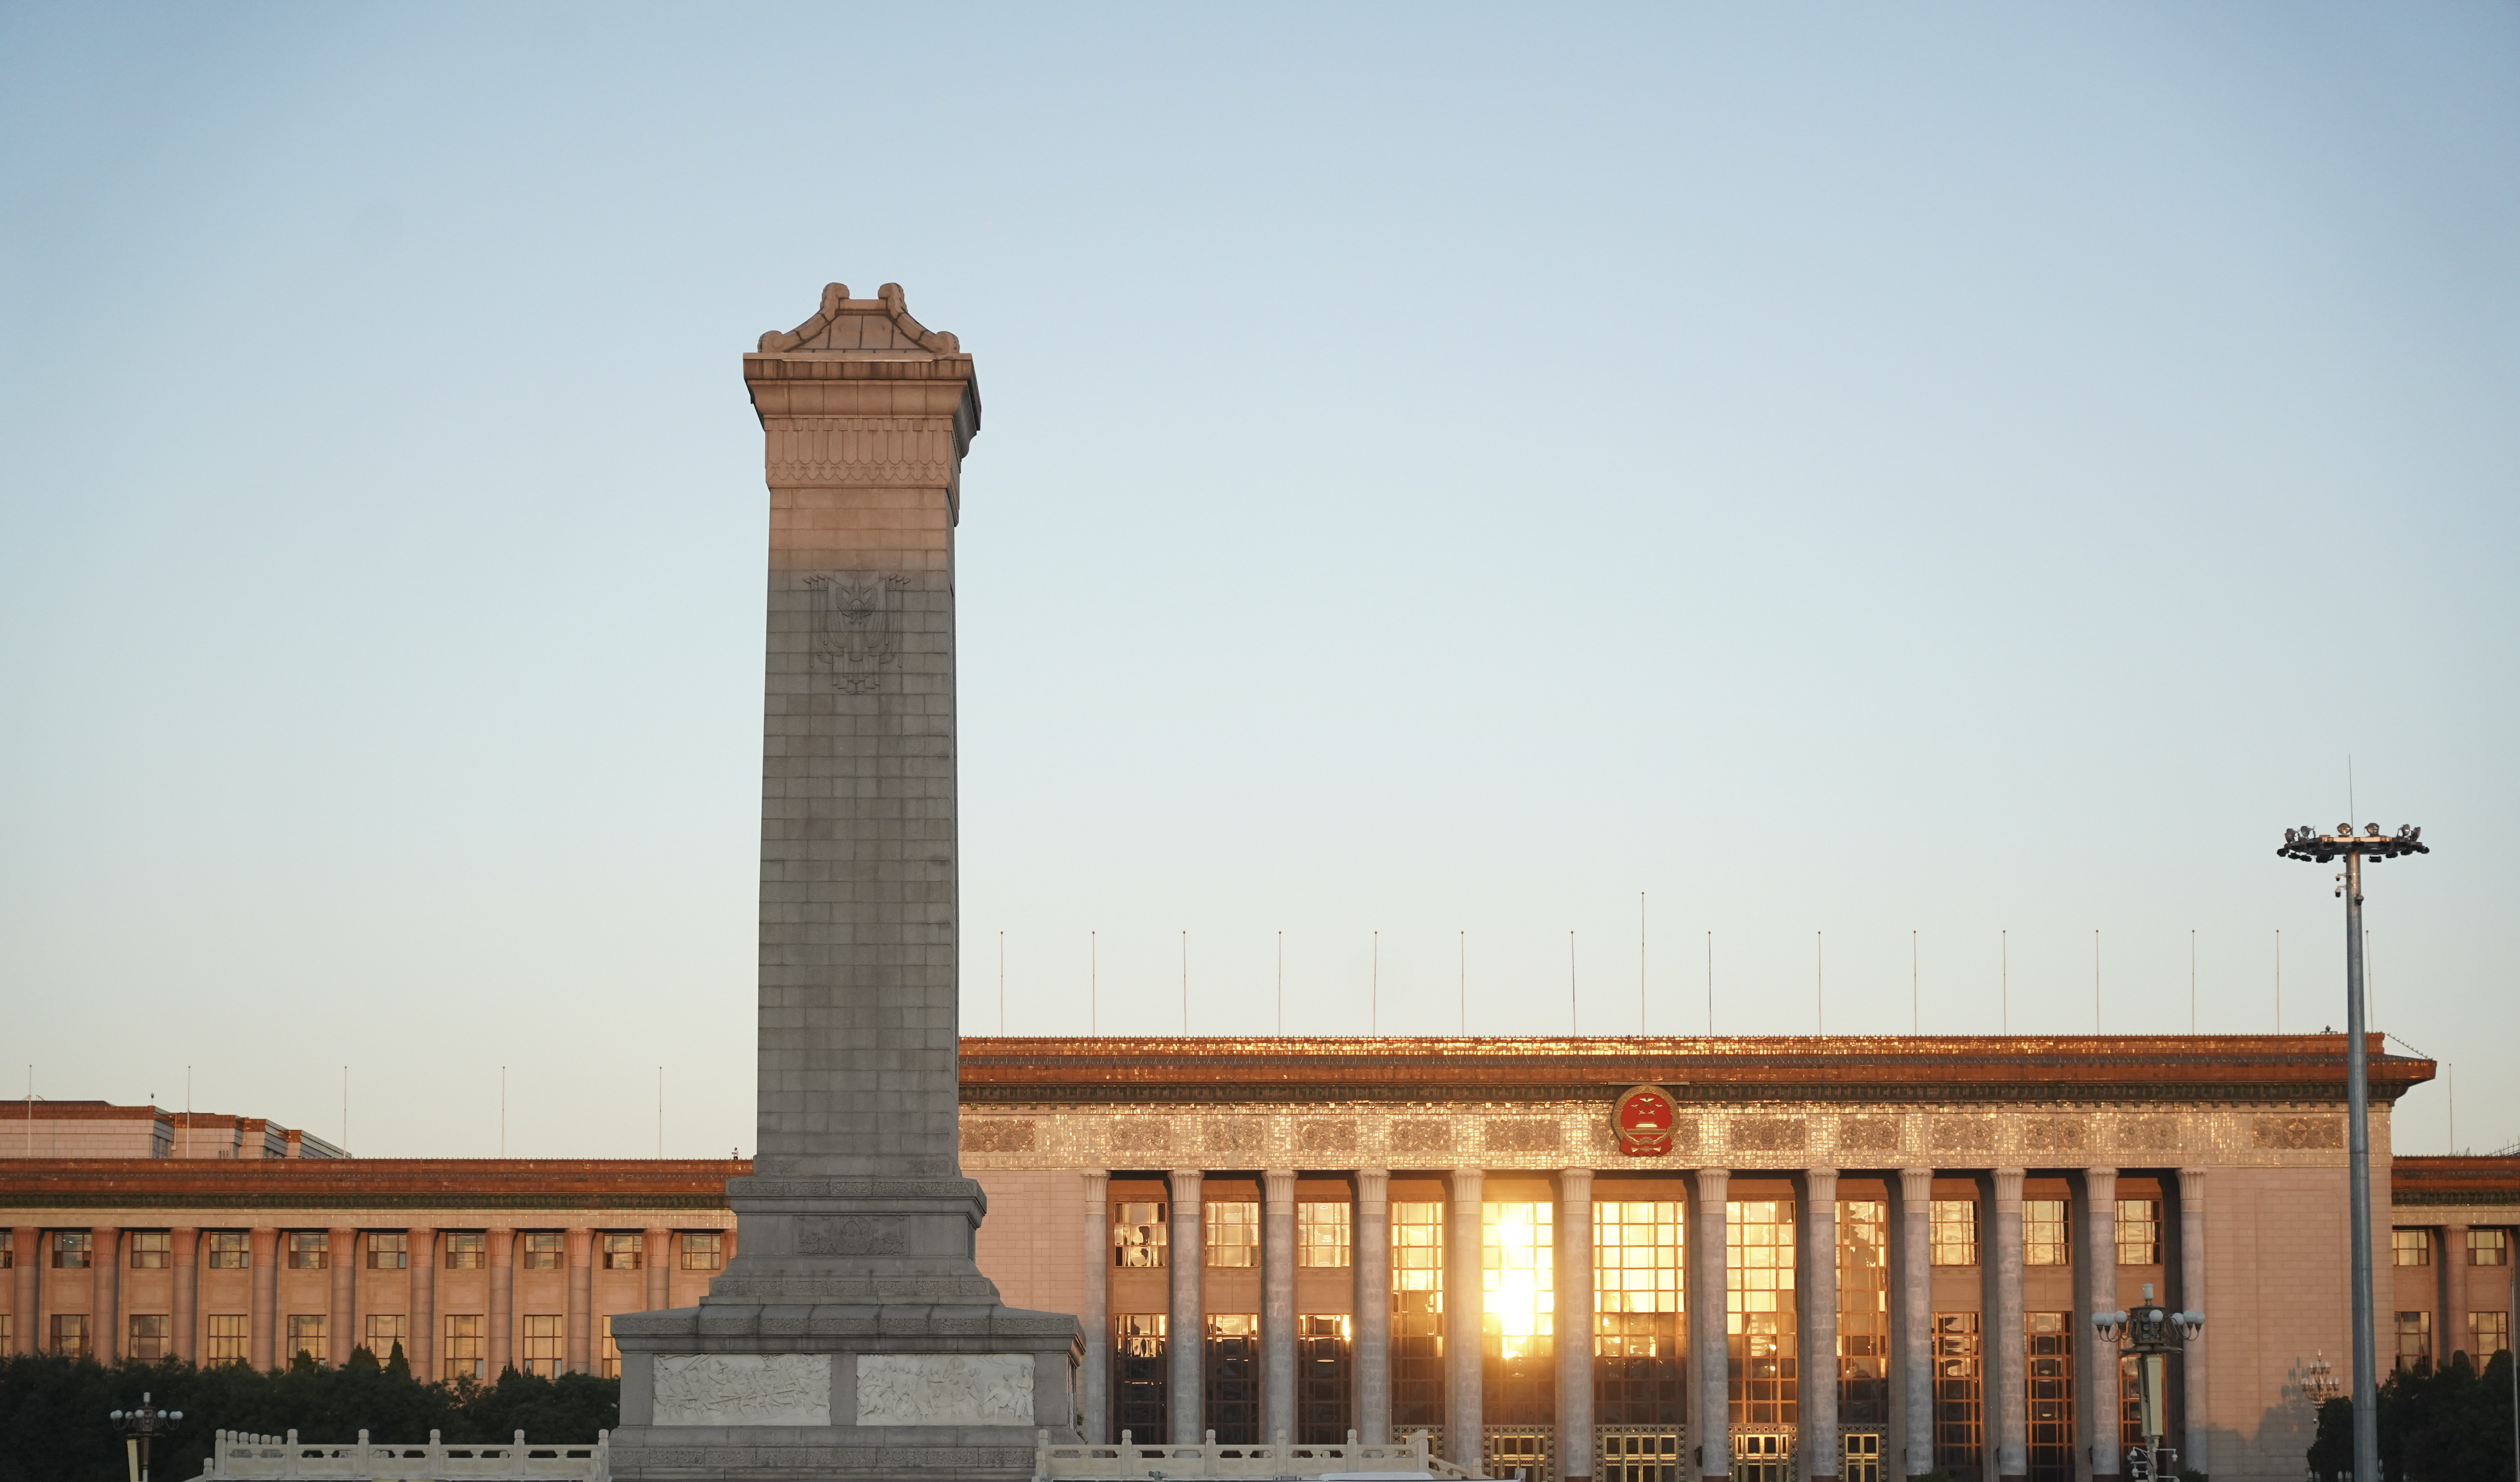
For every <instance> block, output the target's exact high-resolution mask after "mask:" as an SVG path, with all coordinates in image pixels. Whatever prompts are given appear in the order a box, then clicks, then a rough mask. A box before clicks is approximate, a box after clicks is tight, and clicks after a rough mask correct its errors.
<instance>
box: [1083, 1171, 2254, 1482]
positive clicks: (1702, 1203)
mask: <svg viewBox="0 0 2520 1482" xmlns="http://www.w3.org/2000/svg"><path fill="white" fill-rule="evenodd" d="M1593 1172H1594V1171H1593V1170H1592V1169H1589V1168H1567V1169H1562V1170H1560V1171H1559V1172H1558V1175H1557V1179H1558V1199H1557V1218H1556V1222H1555V1230H1556V1248H1555V1251H1554V1253H1553V1259H1554V1262H1555V1271H1554V1273H1553V1283H1554V1288H1555V1301H1554V1310H1555V1314H1556V1327H1557V1331H1558V1334H1559V1337H1560V1339H1561V1341H1559V1342H1557V1343H1556V1344H1555V1345H1554V1352H1555V1356H1556V1371H1555V1378H1556V1391H1557V1426H1556V1431H1557V1458H1556V1460H1557V1474H1558V1477H1559V1479H1560V1482H1587V1479H1589V1478H1591V1476H1592V1475H1593V1472H1594V1460H1595V1459H1594V1456H1593V1393H1594V1390H1593V1344H1592V1343H1591V1342H1589V1341H1585V1340H1586V1339H1588V1338H1589V1336H1590V1333H1591V1328H1592V1325H1593V1322H1592V1315H1593V1303H1592V1301H1591V1294H1592V1292H1593V1290H1594V1280H1593ZM1802 1172H1803V1178H1804V1189H1805V1194H1804V1198H1803V1200H1802V1208H1803V1227H1802V1232H1801V1235H1802V1241H1801V1244H1802V1249H1801V1252H1800V1256H1799V1260H1798V1262H1797V1264H1798V1266H1799V1268H1800V1269H1799V1270H1798V1272H1797V1273H1796V1276H1797V1280H1796V1293H1797V1298H1796V1343H1797V1347H1798V1351H1799V1352H1801V1353H1802V1354H1804V1355H1806V1356H1809V1357H1808V1358H1807V1359H1806V1361H1805V1363H1804V1366H1803V1370H1802V1371H1803V1374H1804V1382H1803V1383H1802V1384H1801V1385H1800V1387H1799V1398H1800V1414H1801V1416H1802V1423H1801V1426H1800V1431H1801V1450H1802V1458H1801V1460H1802V1467H1801V1471H1802V1475H1803V1476H1805V1477H1809V1478H1821V1477H1834V1476H1837V1475H1838V1474H1839V1467H1840V1463H1841V1460H1842V1457H1841V1454H1840V1452H1839V1441H1838V1404H1837V1401H1838V1385H1837V1378H1838V1370H1837V1349H1838V1342H1837V1326H1838V1323H1837V1319H1838V1311H1837V1309H1838V1301H1837V1184H1838V1171H1837V1170H1836V1169H1833V1168H1814V1169H1807V1170H1803V1171H1802ZM1934 1176H1935V1170H1933V1169H1931V1168H1903V1169H1901V1170H1899V1195H1900V1197H1899V1215H1898V1218H1899V1221H1900V1228H1899V1236H1900V1237H1899V1240H1898V1246H1897V1248H1898V1251H1899V1262H1898V1270H1897V1273H1896V1280H1895V1284H1894V1288H1893V1289H1894V1291H1895V1293H1896V1299H1895V1301H1894V1303H1893V1307H1892V1347H1893V1352H1894V1354H1895V1356H1896V1364H1895V1368H1894V1372H1896V1373H1897V1374H1898V1375H1899V1378H1898V1379H1897V1381H1896V1382H1895V1385H1894V1392H1895V1393H1896V1394H1898V1396H1899V1398H1900V1400H1901V1401H1902V1402H1903V1403H1902V1406H1901V1421H1902V1424H1901V1427H1900V1428H1901V1430H1902V1432H1903V1434H1904V1438H1905V1441H1906V1447H1905V1450H1906V1458H1905V1468H1906V1474H1907V1475H1911V1476H1914V1475H1920V1474H1922V1473H1925V1472H1929V1471H1931V1470H1933V1468H1934V1374H1935V1356H1934V1331H1933V1308H1934V1301H1933V1265H1932V1256H1933V1238H1932V1236H1933V1232H1932V1226H1931V1217H1932V1207H1933V1185H1934ZM1354 1177H1355V1180H1356V1202H1355V1213H1354V1219H1353V1225H1352V1231H1351V1235H1352V1244H1351V1247H1350V1251H1351V1262H1352V1266H1353V1271H1352V1275H1353V1279H1354V1283H1355V1285H1354V1291H1355V1302H1354V1315H1353V1318H1352V1322H1353V1324H1354V1329H1353V1332H1354V1337H1353V1342H1354V1348H1353V1351H1352V1353H1353V1366H1354V1370H1353V1371H1354V1374H1355V1380H1354V1383H1355V1390H1354V1394H1355V1401H1356V1420H1357V1430H1358V1434H1359V1439H1360V1440H1362V1441H1363V1442H1365V1443H1366V1444H1369V1445H1381V1444H1387V1443H1388V1442H1389V1441H1390V1440H1391V1348H1390V1332H1391V1297H1390V1291H1391V1265H1390V1249H1391V1247H1390V1239H1391V1229H1390V1212H1389V1211H1390V1204H1389V1190H1390V1173H1389V1171H1388V1170H1386V1169H1379V1168H1369V1169H1361V1170H1358V1171H1357V1172H1356V1173H1355V1175H1354ZM2025 1177H2026V1171H2025V1170H2023V1169H2019V1168H1998V1169H1995V1170H1992V1173H1991V1181H1992V1183H1993V1186H1994V1195H1995V1197H1994V1201H1993V1206H1994V1207H1993V1210H1992V1220H1991V1222H1990V1228H1991V1234H1992V1236H1993V1239H1992V1244H1993V1247H1994V1248H1993V1250H1992V1252H1991V1261H1992V1276H1993V1281H1992V1287H1993V1290H1992V1292H1991V1293H1990V1297H1991V1300H1990V1301H1988V1302H1987V1303H1986V1304H1985V1307H1984V1309H1983V1310H1982V1312H1981V1321H1980V1334H1981V1340H1980V1346H1979V1364H1980V1370H1979V1372H1980V1380H1981V1392H1982V1394H1983V1395H1984V1396H1985V1397H1986V1400H1987V1403H1986V1404H1985V1411H1984V1414H1985V1421H1986V1424H1985V1443H1984V1444H1985V1448H1986V1451H1987V1453H1988V1460H1990V1461H1992V1462H1993V1470H1994V1472H1995V1474H1996V1475H1997V1476H1998V1477H1999V1478H2002V1479H2005V1482H2012V1479H2021V1478H2026V1477H2027V1476H2028V1475H2029V1470H2030V1460H2029V1457H2030V1448H2029V1440H2030V1435H2029V1388H2028V1380H2029V1368H2028V1363H2029V1360H2028V1346H2027V1334H2026V1331H2025V1328H2024V1316H2023V1306H2022V1280H2023V1257H2024V1250H2023V1244H2022V1235H2023V1232H2022V1208H2021V1195H2022V1184H2023V1181H2024V1178H2025ZM1109 1178H1110V1175H1109V1174H1108V1172H1107V1171H1104V1170H1099V1169H1098V1170H1089V1171H1087V1172H1086V1174H1085V1176H1084V1181H1083V1182H1084V1194H1085V1222H1086V1251H1087V1262H1086V1280H1085V1304H1084V1306H1085V1311H1084V1313H1083V1317H1084V1319H1085V1323H1084V1326H1085V1329H1086V1355H1085V1384H1084V1390H1085V1394H1084V1401H1085V1404H1084V1409H1085V1423H1086V1434H1087V1438H1088V1439H1089V1440H1092V1441H1097V1442H1107V1441H1109V1440H1110V1439H1111V1437H1110V1436H1109V1434H1108V1427H1109V1419H1108V1417H1109V1415H1110V1393H1109V1383H1110V1372H1111V1365H1110V1350H1109V1343H1110V1314H1109V1289H1110V1288H1109V1268H1110V1263H1111V1245H1110V1226H1109V1203H1108V1190H1109ZM1203 1178H1204V1176H1203V1174H1202V1173H1201V1172H1200V1171H1199V1170H1196V1169H1177V1170H1175V1171H1174V1172H1173V1173H1172V1175H1171V1186H1172V1189H1171V1193H1172V1197H1171V1208H1172V1215H1171V1229H1170V1232H1169V1236H1170V1241H1171V1248H1172V1258H1171V1260H1170V1261H1169V1262H1168V1263H1167V1265H1168V1268H1169V1270H1168V1279H1169V1280H1168V1291H1169V1305H1170V1316H1169V1320H1168V1330H1169V1332H1170V1333H1171V1341H1170V1342H1169V1343H1168V1344H1167V1345H1166V1350H1165V1351H1166V1356H1167V1357H1166V1362H1167V1367H1168V1368H1167V1372H1168V1377H1169V1380H1170V1382H1169V1384H1168V1386H1167V1390H1168V1394H1169V1419H1170V1422H1171V1433H1172V1434H1173V1435H1174V1436H1175V1437H1182V1438H1193V1437H1196V1436H1198V1435H1199V1434H1200V1433H1201V1429H1202V1426H1203V1423H1204V1419H1203V1417H1204V1414H1205V1406H1204V1398H1205V1394H1204V1391H1205V1382H1204V1381H1205V1341H1204V1335H1205V1330H1206V1311H1205V1295H1206V1294H1205V1290H1204V1280H1205V1274H1206V1239H1205V1231H1204V1219H1203V1205H1202V1200H1201V1192H1200V1189H1201V1184H1202V1182H1203ZM2083 1178H2084V1198H2083V1200H2082V1204H2083V1212H2084V1230H2083V1231H2082V1247H2081V1248H2082V1252H2083V1254H2082V1258H2081V1259H2079V1260H2077V1261H2076V1262H2075V1266H2074V1269H2075V1273H2076V1283H2075V1285H2076V1291H2075V1294H2076V1297H2077V1299H2078V1301H2077V1308H2078V1310H2077V1311H2076V1313H2075V1317H2074V1323H2075V1327H2076V1342H2075V1350H2076V1352H2077V1353H2080V1354H2088V1355H2090V1357H2089V1358H2087V1359H2085V1360H2084V1361H2083V1362H2080V1363H2077V1364H2076V1365H2075V1367H2074V1368H2075V1373H2076V1375H2077V1380H2076V1382H2077V1388H2078V1390H2079V1391H2080V1392H2079V1393H2078V1395H2077V1396H2076V1399H2077V1402H2078V1403H2077V1413H2078V1415H2079V1416H2080V1423H2079V1429H2080V1431H2081V1434H2082V1435H2083V1436H2084V1438H2085V1445H2086V1446H2087V1447H2088V1448H2089V1451H2090V1460H2091V1468H2092V1474H2093V1476H2115V1475H2117V1474H2118V1470H2119V1463H2118V1453H2119V1447H2118V1366H2117V1363H2116V1355H2115V1353H2114V1352H2103V1351H2100V1350H2099V1349H2098V1347H2097V1343H2096V1340H2095V1339H2094V1338H2093V1336H2092V1335H2091V1333H2090V1332H2089V1322H2090V1314H2091V1313H2093V1312H2102V1311H2110V1310H2114V1309H2115V1308H2117V1307H2118V1306H2119V1305H2121V1304H2120V1302H2119V1298H2118V1291H2117V1260H2116V1252H2117V1170H2116V1169H2114V1168H2090V1169H2086V1170H2084V1174H2083ZM1731 1180H1732V1171H1731V1170H1730V1169H1724V1168H1701V1169H1698V1170H1696V1171H1695V1174H1694V1182H1695V1185H1696V1194H1697V1197H1696V1199H1695V1201H1694V1203H1693V1205H1692V1206H1691V1209H1690V1214H1689V1222H1690V1228H1689V1231H1688V1242H1687V1243H1688V1249H1687V1253H1686V1260H1687V1262H1688V1300H1687V1303H1686V1306H1687V1312H1688V1348H1689V1359H1688V1363H1689V1373H1690V1378H1691V1380H1692V1382H1693V1384H1694V1386H1695V1393H1694V1395H1693V1396H1692V1399H1691V1404H1690V1407H1689V1410H1690V1414H1691V1415H1692V1416H1693V1417H1694V1430H1695V1434H1696V1437H1697V1460H1698V1469H1699V1475H1700V1476H1702V1477H1705V1478H1708V1479H1717V1478H1729V1477H1730V1476H1731V1475H1732V1473H1733V1451H1732V1436H1731V1427H1730V1423H1729V1420H1730V1415H1731V1413H1732V1396H1731V1390H1730V1380H1731V1360H1730V1354H1731V1344H1730V1331H1729V1321H1728V1314H1729V1307H1730V1303H1729V1301H1728V1287H1729V1283H1730V1271H1729V1269H1728V1260H1729V1241H1728V1238H1727V1235H1728V1232H1727V1228H1726V1220H1727V1207H1726V1206H1727V1203H1728V1199H1729V1192H1730V1186H1731ZM1451 1183H1452V1189H1451V1196H1450V1198H1449V1199H1447V1201H1446V1206H1445V1251H1444V1272H1445V1282H1444V1303H1443V1309H1444V1365H1445V1374H1444V1379H1445V1391H1446V1396H1445V1425H1444V1430H1445V1436H1446V1442H1447V1446H1446V1449H1447V1451H1448V1453H1449V1454H1450V1460H1452V1461H1454V1462H1455V1463H1456V1464H1458V1465H1462V1466H1464V1467H1468V1468H1472V1469H1473V1470H1475V1469H1476V1468H1477V1466H1478V1465H1479V1463H1480V1461H1481V1460H1482V1457H1481V1449H1482V1444H1483V1440H1484V1430H1483V1424H1482V1417H1483V1413H1484V1408H1485V1398H1486V1393H1485V1371H1484V1365H1483V1363H1482V1354H1483V1345H1482V1342H1481V1332H1480V1322H1481V1316H1482V1300H1483V1291H1482V1285H1481V1273H1482V1270H1483V1258H1484V1252H1483V1245H1484V1242H1485V1230H1484V1228H1483V1226H1482V1223H1481V1208H1480V1205H1481V1202H1482V1198H1481V1195H1482V1193H1483V1190H1484V1185H1485V1172H1484V1170H1481V1169H1477V1168H1457V1169H1454V1170H1453V1172H1452V1178H1451ZM1262 1188H1263V1195H1264V1205H1263V1210H1262V1216H1261V1218H1262V1233H1263V1238H1262V1243H1261V1264H1262V1271H1261V1325H1260V1341H1261V1360H1262V1373H1263V1376H1264V1382H1263V1384H1262V1388H1261V1414H1262V1421H1261V1433H1262V1435H1263V1436H1264V1437H1266V1438H1273V1439H1274V1438H1275V1437H1277V1436H1279V1435H1282V1434H1283V1435H1286V1436H1289V1437H1291V1436H1292V1435H1293V1434H1294V1433H1295V1310H1294V1303H1295V1267H1294V1261H1295V1207H1294V1204H1295V1172H1294V1170H1292V1169H1270V1170H1267V1171H1266V1172H1265V1173H1264V1174H1263V1176H1262ZM2179 1190H2180V1221H2181V1224H2180V1242H2179V1274H2180V1275H2179V1281H2180V1286H2179V1291H2180V1299H2181V1300H2182V1301H2183V1303H2184V1304H2185V1305H2187V1306H2190V1307H2196V1308H2202V1307H2203V1306H2204V1303H2205V1292H2204V1273H2205V1264H2204V1262H2205V1175H2204V1171H2203V1170H2202V1169H2182V1170H2181V1171H2180V1174H2179ZM1980 1259H1981V1261H1987V1260H1989V1259H1990V1253H1988V1252H1981V1254H1980ZM2166 1296H2167V1294H2165V1299H2166ZM1570 1298H1571V1299H1572V1300H1570ZM1568 1338H1572V1339H1574V1340H1575V1341H1564V1340H1565V1339H1568ZM2204 1341H2205V1340H2203V1339H2199V1340H2197V1341H2195V1342H2192V1343H2190V1344H2189V1345H2188V1348H2187V1358H2186V1362H2185V1363H2184V1364H2183V1366H2182V1368H2183V1375H2184V1378H2183V1383H2184V1394H2183V1399H2184V1401H2185V1405H2186V1420H2187V1425H2186V1434H2185V1436H2184V1440H2185V1443H2186V1444H2185V1448H2184V1451H2183V1457H2184V1461H2183V1464H2184V1465H2186V1466H2188V1467H2190V1468H2192V1469H2196V1470H2204V1469H2205V1467H2206V1464H2207V1456H2206V1423H2207V1417H2206V1386H2205V1371H2206V1365H2205V1353H2204Z"/></svg>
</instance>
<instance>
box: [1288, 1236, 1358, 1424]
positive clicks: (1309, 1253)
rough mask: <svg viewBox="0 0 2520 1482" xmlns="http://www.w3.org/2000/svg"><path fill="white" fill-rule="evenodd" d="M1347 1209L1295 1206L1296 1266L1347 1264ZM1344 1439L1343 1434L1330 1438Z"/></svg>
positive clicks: (1343, 1265)
mask: <svg viewBox="0 0 2520 1482" xmlns="http://www.w3.org/2000/svg"><path fill="white" fill-rule="evenodd" d="M1348 1219H1349V1209H1348V1205H1347V1201H1346V1200H1344V1199H1341V1200H1336V1201H1333V1202H1329V1203H1322V1204H1312V1203H1298V1204H1297V1205H1296V1206H1295V1264H1296V1265H1298V1266H1336V1267H1342V1268H1343V1267H1345V1266H1346V1265H1347V1264H1348V1240H1349V1235H1348ZM1329 1439H1330V1440H1333V1441H1343V1440H1345V1439H1347V1437H1346V1435H1345V1433H1344V1432H1342V1433H1341V1434H1339V1435H1337V1436H1333V1437H1330V1438H1329Z"/></svg>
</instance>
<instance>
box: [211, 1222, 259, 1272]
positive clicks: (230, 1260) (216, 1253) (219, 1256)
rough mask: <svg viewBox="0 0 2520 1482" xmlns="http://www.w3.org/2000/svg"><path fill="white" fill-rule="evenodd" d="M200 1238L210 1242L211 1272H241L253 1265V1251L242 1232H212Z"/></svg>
mask: <svg viewBox="0 0 2520 1482" xmlns="http://www.w3.org/2000/svg"><path fill="white" fill-rule="evenodd" d="M202 1238H203V1239H205V1240H207V1241H209V1242H210V1270H212V1271H243V1270H245V1269H246V1268H247V1267H248V1266H250V1265H252V1264H253V1250H252V1248H251V1247H250V1246H248V1245H247V1244H246V1237H245V1232H244V1231H242V1230H213V1231H211V1232H210V1233H209V1234H208V1235H203V1237H202Z"/></svg>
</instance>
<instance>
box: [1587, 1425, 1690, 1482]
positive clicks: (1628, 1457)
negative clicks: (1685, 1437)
mask: <svg viewBox="0 0 2520 1482" xmlns="http://www.w3.org/2000/svg"><path fill="white" fill-rule="evenodd" d="M1593 1455H1594V1456H1595V1457H1596V1458H1598V1460H1597V1461H1596V1462H1595V1463H1594V1467H1593V1474H1594V1476H1596V1477H1597V1478H1598V1479H1599V1482H1680V1432H1679V1431H1677V1430H1656V1429H1653V1428H1651V1427H1647V1426H1638V1425H1603V1426H1600V1427H1598V1429H1597V1431H1596V1433H1595V1436H1594V1441H1593Z"/></svg>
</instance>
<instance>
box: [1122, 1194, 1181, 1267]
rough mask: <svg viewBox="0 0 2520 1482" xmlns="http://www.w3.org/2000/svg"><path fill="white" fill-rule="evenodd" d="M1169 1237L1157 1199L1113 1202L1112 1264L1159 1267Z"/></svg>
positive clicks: (1162, 1262) (1160, 1205)
mask: <svg viewBox="0 0 2520 1482" xmlns="http://www.w3.org/2000/svg"><path fill="white" fill-rule="evenodd" d="M1171 1240H1172V1234H1171V1232H1170V1231H1169V1230H1168V1229H1167V1228H1166V1225H1165V1216H1164V1206H1163V1204H1162V1203H1161V1202H1160V1201H1149V1200H1144V1199H1140V1200H1123V1201H1122V1202H1120V1203H1118V1204H1115V1205H1113V1206H1112V1210H1111V1264H1112V1265H1114V1266H1130V1267H1159V1266H1161V1265H1163V1264H1164V1247H1165V1246H1166V1245H1167V1244H1169V1243H1171Z"/></svg>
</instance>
